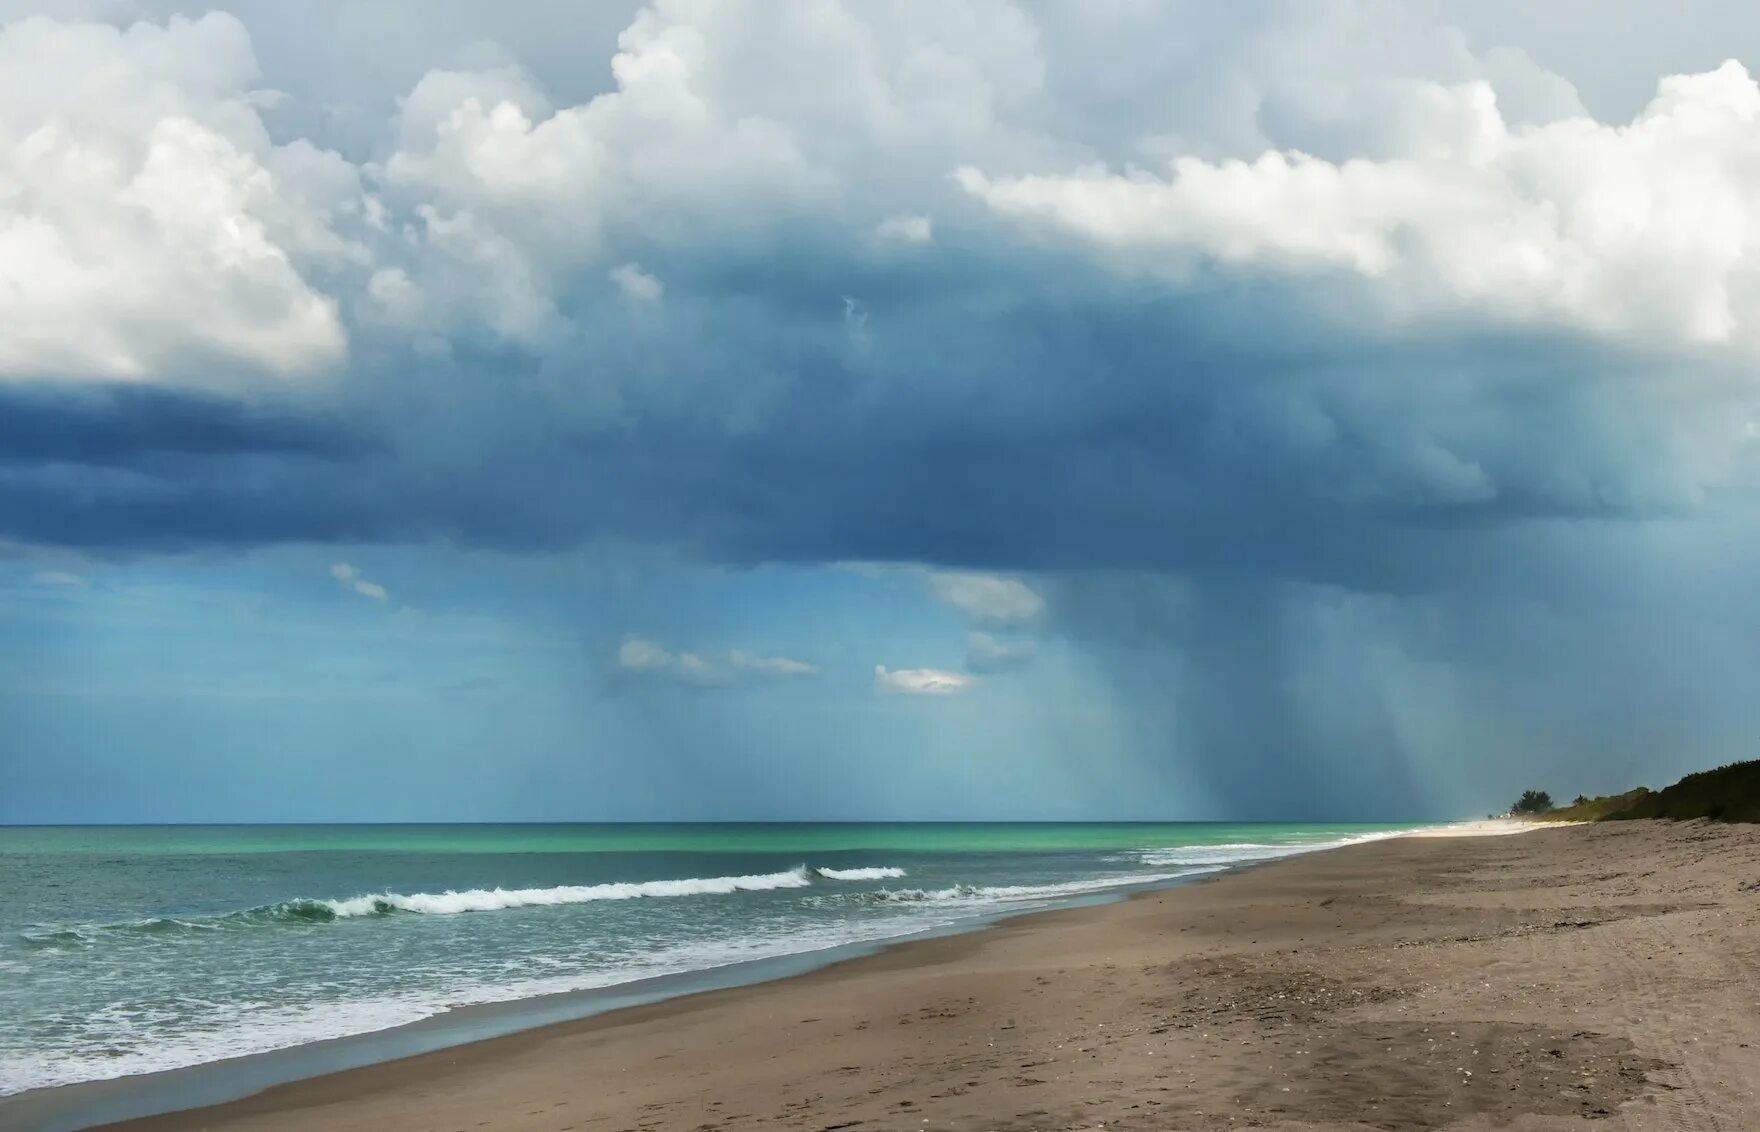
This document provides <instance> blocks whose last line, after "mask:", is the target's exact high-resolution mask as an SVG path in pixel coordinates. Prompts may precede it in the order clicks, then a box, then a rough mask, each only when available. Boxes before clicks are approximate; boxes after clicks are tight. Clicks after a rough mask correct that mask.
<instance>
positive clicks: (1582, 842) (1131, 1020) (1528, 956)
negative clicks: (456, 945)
mask: <svg viewBox="0 0 1760 1132" xmlns="http://www.w3.org/2000/svg"><path fill="white" fill-rule="evenodd" d="M1485 832H1492V830H1491V829H1490V828H1487V829H1486V830H1485ZM1757 883H1760V829H1756V828H1755V827H1747V826H1722V825H1712V824H1707V823H1700V822H1692V823H1681V824H1676V823H1664V822H1634V823H1618V824H1614V825H1602V826H1585V827H1571V828H1558V829H1540V830H1537V831H1533V832H1529V833H1526V834H1524V835H1523V836H1519V837H1476V836H1475V837H1456V838H1432V837H1402V838H1396V839H1391V840H1386V841H1378V842H1372V843H1368V844H1362V845H1356V846H1350V847H1347V848H1344V849H1339V850H1335V851H1332V852H1326V853H1320V854H1315V855H1312V856H1307V857H1298V858H1293V859H1289V860H1283V861H1277V862H1273V863H1270V864H1266V865H1262V866H1257V867H1254V868H1251V869H1248V870H1244V871H1241V872H1238V873H1232V874H1229V875H1225V876H1222V877H1220V878H1217V879H1216V880H1214V881H1210V882H1205V883H1199V884H1196V885H1192V886H1188V887H1184V888H1179V889H1173V890H1168V891H1165V892H1155V893H1150V894H1147V895H1144V896H1142V897H1139V898H1137V899H1134V900H1130V901H1127V902H1125V903H1122V904H1113V905H1108V906H1102V907H1095V908H1081V909H1070V910H1064V911H1057V912H1049V913H1044V914H1041V915H1036V916H1030V917H1023V918H1021V919H1019V920H1014V921H1009V922H1007V923H1004V924H1002V925H1000V926H997V927H995V928H992V929H990V930H988V931H984V932H980V933H975V934H968V935H961V936H953V937H949V938H945V939H936V940H927V941H923V942H918V943H912V944H907V945H903V946H900V947H896V948H893V949H890V950H888V951H886V952H884V953H882V954H879V955H875V956H871V957H867V958H862V959H857V960H853V961H850V962H848V963H844V964H840V965H838V966H835V967H831V968H827V969H824V970H821V971H817V972H814V973H811V974H807V975H803V976H800V977H798V978H793V979H788V980H785V981H783V982H779V983H771V984H766V985H760V986H752V987H741V988H735V989H731V990H724V991H714V992H709V993H705V994H700V995H694V996H690V997H686V998H680V999H674V1000H671V1001H668V1002H663V1003H658V1004H654V1005H650V1006H643V1007H637V1008H633V1009H629V1010H624V1011H619V1012H616V1013H613V1014H608V1015H604V1016H601V1017H598V1018H592V1019H586V1020H583V1021H579V1022H571V1023H564V1024H561V1025H556V1026H551V1027H546V1028H543V1029H538V1030H532V1031H528V1032H525V1033H520V1034H514V1035H511V1036H507V1037H502V1038H496V1039H492V1040H489V1041H484V1042H479V1043H475V1044H472V1045H468V1046H460V1047H455V1048H452V1049H446V1050H441V1051H437V1052H435V1053H431V1054H425V1055H422V1056H419V1057H414V1058H408V1059H405V1060H402V1061H395V1062H389V1063H385V1064H382V1065H375V1066H370V1067H367V1068H363V1069H355V1070H350V1071H347V1072H343V1073H336V1074H331V1075H329V1076H324V1077H316V1078H312V1079H310V1080H305V1081H299V1082H294V1083H292V1084H288V1085H282V1086H277V1087H275V1088H273V1089H270V1090H268V1091H266V1092H264V1093H261V1094H259V1095H257V1096H254V1097H250V1098H247V1099H244V1100H240V1101H236V1102H231V1103H228V1104H225V1105H220V1106H217V1107H214V1108H209V1109H200V1110H194V1111H189V1112H182V1113H171V1114H167V1115H164V1116H159V1117H150V1118H146V1119H143V1120H136V1121H130V1122H126V1123H124V1124H122V1125H115V1126H113V1127H116V1128H122V1129H127V1130H129V1132H173V1130H179V1132H181V1130H186V1129H197V1128H201V1129H269V1130H277V1132H278V1130H288V1132H292V1130H295V1129H299V1130H305V1129H314V1128H324V1129H332V1128H334V1129H348V1128H360V1129H368V1128H372V1129H390V1130H394V1132H395V1130H400V1129H409V1130H414V1129H472V1128H489V1129H495V1130H507V1129H513V1130H527V1129H531V1130H536V1129H550V1130H556V1132H563V1130H568V1129H580V1130H587V1129H625V1128H667V1129H670V1128H678V1129H695V1130H701V1132H711V1130H714V1132H720V1130H724V1129H745V1128H754V1129H755V1128H814V1129H826V1128H863V1129H867V1128H905V1127H911V1128H921V1127H931V1128H956V1129H1015V1128H1020V1129H1027V1128H1041V1129H1057V1128H1092V1127H1097V1126H1099V1125H1100V1124H1102V1123H1103V1124H1104V1125H1105V1126H1106V1127H1107V1128H1109V1129H1119V1128H1126V1129H1129V1128H1141V1129H1166V1128H1170V1127H1177V1128H1182V1129H1184V1128H1203V1129H1207V1128H1217V1129H1221V1128H1238V1127H1242V1126H1247V1125H1250V1124H1253V1123H1255V1122H1256V1123H1258V1124H1260V1125H1267V1126H1273V1127H1286V1128H1292V1129H1293V1128H1362V1127H1381V1128H1402V1129H1403V1128H1441V1127H1444V1126H1448V1125H1452V1124H1454V1123H1455V1122H1462V1121H1465V1123H1461V1124H1460V1125H1459V1126H1460V1127H1462V1128H1477V1127H1491V1126H1494V1125H1497V1124H1500V1123H1503V1122H1508V1121H1510V1120H1514V1119H1517V1118H1520V1120H1521V1123H1519V1124H1517V1125H1516V1126H1517V1127H1519V1128H1547V1127H1560V1128H1567V1127H1577V1126H1578V1123H1577V1122H1578V1121H1579V1120H1580V1118H1582V1117H1585V1116H1594V1117H1602V1118H1605V1119H1606V1120H1607V1121H1608V1123H1606V1124H1604V1125H1601V1127H1607V1128H1610V1129H1612V1128H1631V1129H1638V1128H1654V1129H1670V1130H1674V1129H1694V1128H1749V1127H1760V1098H1757V1097H1756V1093H1755V1090H1756V1087H1757V1085H1760V1006H1757V1001H1760V981H1757V976H1760V933H1757V932H1755V931H1754V924H1755V922H1756V919H1755V917H1756V916H1757V915H1760V892H1756V891H1755V888H1754V886H1755V885H1756V884H1757Z"/></svg>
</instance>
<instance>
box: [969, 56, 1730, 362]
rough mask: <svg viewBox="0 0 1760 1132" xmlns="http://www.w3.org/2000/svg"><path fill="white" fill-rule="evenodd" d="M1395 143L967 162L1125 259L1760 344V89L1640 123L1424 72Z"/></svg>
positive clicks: (1717, 95) (981, 180)
mask: <svg viewBox="0 0 1760 1132" xmlns="http://www.w3.org/2000/svg"><path fill="white" fill-rule="evenodd" d="M1408 111H1409V114H1411V115H1414V116H1417V117H1418V118H1419V119H1420V120H1421V125H1422V127H1423V128H1422V129H1417V130H1413V131H1411V132H1410V134H1409V135H1408V136H1407V137H1406V138H1405V139H1404V141H1403V143H1402V147H1401V149H1400V150H1399V151H1398V152H1396V153H1394V154H1392V155H1390V156H1387V157H1385V158H1352V159H1341V160H1336V161H1335V160H1325V159H1322V158H1318V157H1313V156H1309V155H1306V154H1304V153H1301V152H1297V151H1275V150H1274V151H1268V152H1266V153H1264V154H1263V155H1261V156H1259V157H1257V158H1255V159H1253V160H1250V161H1241V160H1222V161H1213V160H1205V159H1203V158H1200V157H1194V156H1182V157H1178V158H1176V159H1174V160H1173V161H1172V162H1171V164H1170V165H1169V166H1168V167H1167V168H1165V169H1164V170H1161V171H1156V170H1154V169H1144V168H1126V169H1123V170H1108V169H1104V168H1085V169H1078V170H1075V171H1072V172H1056V173H1048V174H1038V175H1020V176H1010V175H1002V176H991V175H988V174H986V173H984V172H982V171H980V170H979V169H977V168H974V167H970V166H968V167H964V168H962V169H960V170H959V172H958V181H959V183H960V184H961V185H962V186H963V187H964V188H965V189H966V191H967V192H969V193H971V194H972V195H973V196H975V197H976V198H978V199H979V200H981V201H983V202H984V203H985V204H987V205H988V206H989V207H991V208H992V209H994V210H995V211H997V212H998V213H1001V214H1004V215H1007V216H1010V217H1013V218H1015V219H1016V220H1018V221H1021V222H1023V223H1026V224H1030V225H1035V226H1038V227H1041V228H1045V229H1048V230H1058V231H1062V232H1065V233H1068V234H1070V235H1072V236H1074V237H1077V238H1080V239H1082V240H1085V241H1089V242H1091V243H1092V244H1094V245H1096V246H1098V247H1100V248H1103V249H1105V250H1106V252H1107V253H1108V254H1110V255H1112V256H1114V257H1116V258H1117V259H1118V260H1119V261H1121V262H1123V263H1126V264H1129V265H1130V266H1132V267H1134V268H1137V269H1142V270H1148V271H1165V272H1172V273H1174V274H1176V275H1179V274H1183V273H1184V272H1185V271H1187V270H1189V268H1190V267H1191V266H1192V265H1194V264H1198V263H1209V264H1213V265H1218V266H1221V267H1223V268H1225V269H1233V270H1238V271H1251V272H1256V273H1263V274H1270V275H1281V276H1289V277H1294V278H1301V279H1310V280H1320V279H1327V278H1336V277H1345V278H1354V279H1357V280H1359V281H1361V282H1363V283H1364V284H1366V285H1367V286H1368V289H1369V293H1370V294H1371V295H1372V296H1373V298H1374V300H1375V303H1374V306H1375V308H1376V309H1377V310H1378V311H1379V312H1380V313H1382V314H1383V315H1385V316H1390V317H1392V318H1393V319H1395V320H1398V321H1408V320H1411V319H1415V318H1423V317H1426V316H1435V317H1437V318H1442V319H1450V318H1458V317H1459V316H1461V315H1477V316H1481V317H1487V318H1491V319H1493V320H1496V321H1500V322H1506V323H1515V324H1545V325H1562V326H1566V327H1570V328H1573V329H1576V330H1580V331H1585V332H1589V333H1594V334H1601V335H1607V336H1612V337H1622V338H1628V339H1634V340H1640V341H1643V342H1645V343H1647V344H1655V343H1658V342H1666V343H1669V344H1672V345H1676V346H1685V347H1698V346H1707V345H1710V346H1716V345H1732V344H1733V345H1738V346H1740V347H1742V348H1745V349H1747V350H1757V349H1760V86H1757V85H1756V83H1755V81H1754V79H1753V78H1752V77H1751V76H1750V75H1749V74H1748V72H1747V70H1746V69H1745V68H1744V67H1742V65H1741V64H1739V63H1736V62H1733V61H1732V62H1728V63H1725V64H1724V65H1723V66H1722V67H1720V68H1718V69H1717V70H1715V71H1711V72H1708V73H1705V74H1697V75H1677V76H1674V77H1671V78H1666V79H1663V80H1662V82H1661V84H1660V86H1659V89H1658V92H1657V95H1656V97H1655V99H1654V100H1653V101H1652V102H1651V103H1650V105H1649V106H1648V107H1646V108H1645V109H1644V111H1643V112H1642V113H1640V114H1639V115H1638V116H1637V117H1636V118H1635V119H1634V120H1633V121H1631V122H1630V123H1627V124H1623V125H1609V124H1604V123H1601V122H1598V121H1595V120H1593V119H1591V118H1588V117H1583V116H1577V117H1569V118H1562V119H1557V120H1552V121H1547V122H1544V123H1541V124H1535V125H1522V126H1512V124H1511V123H1510V122H1508V121H1507V120H1506V119H1505V117H1504V114H1503V113H1502V108H1501V107H1500V105H1499V103H1498V100H1497V98H1496V95H1495V94H1494V91H1493V88H1492V86H1491V85H1490V83H1488V82H1486V81H1483V80H1479V81H1473V82H1467V83H1463V84H1460V85H1455V86H1444V85H1441V84H1438V83H1427V84H1418V85H1416V86H1415V87H1414V88H1413V89H1412V91H1411V104H1410V106H1409V107H1408Z"/></svg>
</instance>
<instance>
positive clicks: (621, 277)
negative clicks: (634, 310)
mask: <svg viewBox="0 0 1760 1132" xmlns="http://www.w3.org/2000/svg"><path fill="white" fill-rule="evenodd" d="M609 278H610V280H611V281H612V282H613V283H615V284H617V286H618V288H619V289H621V290H622V291H623V293H624V294H625V295H627V296H628V297H629V298H631V299H634V300H635V301H636V302H638V303H657V302H659V301H660V300H661V298H663V297H664V296H665V294H666V284H664V283H662V282H661V281H660V280H659V279H658V278H657V277H656V276H653V275H650V274H648V273H647V272H646V271H643V270H642V265H641V264H639V263H624V264H619V265H618V266H616V267H614V268H612V269H611V271H610V272H609Z"/></svg>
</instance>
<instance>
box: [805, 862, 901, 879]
mask: <svg viewBox="0 0 1760 1132" xmlns="http://www.w3.org/2000/svg"><path fill="white" fill-rule="evenodd" d="M814 872H817V873H818V874H819V875H820V876H822V877H824V878H825V879H826V880H897V879H898V878H899V877H901V876H903V875H904V870H903V869H895V868H893V867H891V866H890V865H881V866H878V867H875V868H870V869H815V870H814Z"/></svg>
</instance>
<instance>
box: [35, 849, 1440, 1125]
mask: <svg viewBox="0 0 1760 1132" xmlns="http://www.w3.org/2000/svg"><path fill="white" fill-rule="evenodd" d="M1422 835H1426V834H1420V836H1422ZM1392 836H1411V835H1408V834H1397V835H1392ZM1347 847H1348V846H1335V847H1328V848H1325V849H1318V850H1311V851H1306V852H1304V853H1301V854H1292V855H1300V856H1307V855H1312V854H1313V853H1329V852H1334V851H1336V849H1338V848H1347ZM1279 859H1282V858H1272V859H1271V860H1279ZM1271 860H1264V861H1241V862H1238V863H1236V864H1232V865H1224V866H1216V867H1212V868H1199V869H1195V870H1194V871H1193V872H1191V873H1190V874H1188V875H1184V876H1180V877H1175V878H1171V879H1161V880H1154V881H1144V882H1141V883H1138V884H1121V885H1118V886H1116V887H1113V888H1106V889H1099V890H1095V891H1091V892H1081V893H1074V894H1071V895H1069V896H1065V897H1062V898H1059V899H1057V900H1056V901H1055V902H1054V903H1052V904H1051V905H1050V906H1049V907H1039V908H1028V909H1023V910H1017V911H1008V910H998V911H994V912H988V913H980V914H975V915H973V916H970V917H968V918H966V919H964V920H961V921H958V922H957V923H953V924H945V925H941V926H938V927H933V928H926V929H924V930H921V931H917V932H912V933H909V934H906V935H899V936H885V937H881V938H878V939H871V940H860V941H854V942H850V943H842V944H835V945H832V946H830V947H824V948H818V949H813V950H807V951H795V952H789V953H786V954H782V955H774V956H767V957H764V958H761V959H745V960H738V961H735V962H732V963H725V964H722V965H720V966H717V967H705V968H700V969H697V970H690V971H678V972H672V973H668V974H664V975H652V976H648V977H645V978H639V979H632V980H630V981H628V982H623V983H612V984H609V985H607V986H602V987H585V988H581V989H577V990H566V991H555V992H552V993H549V994H542V995H534V996H531V997H528V998H517V999H509V1000H506V1001H501V1002H487V1003H474V1004H470V1005H465V1006H456V1007H452V1008H449V1009H447V1010H444V1011H441V1012H440V1013H438V1014H431V1015H429V1016H427V1017H425V1018H418V1019H416V1020H415V1021H412V1022H401V1023H398V1024H396V1025H393V1026H388V1027H386V1028H384V1029H381V1030H368V1031H365V1032H362V1033H356V1034H345V1035H341V1036H339V1037H334V1038H321V1039H318V1040H317V1041H312V1042H305V1043H302V1044H299V1045H293V1046H286V1047H283V1048H280V1049H272V1050H265V1051H262V1052H258V1053H248V1054H241V1055H239V1056H237V1057H229V1058H220V1059H218V1060H215V1061H206V1062H200V1063H197V1064H195V1065H186V1066H179V1067H177V1068H173V1069H162V1070H157V1071H154V1072H151V1073H139V1074H130V1075H127V1076H122V1077H109V1078H103V1079H100V1080H95V1081H78V1082H72V1083H69V1084H66V1085H57V1086H51V1087H49V1088H45V1089H32V1090H28V1091H26V1092H23V1093H17V1094H14V1095H12V1096H5V1097H0V1125H3V1126H4V1127H6V1128H7V1129H9V1130H10V1129H11V1128H13V1126H14V1122H16V1123H17V1124H18V1125H19V1127H20V1128H21V1130H22V1132H84V1130H86V1129H104V1128H124V1127H129V1126H132V1125H133V1124H134V1123H136V1122H138V1121H142V1120H151V1119H154V1118H160V1117H173V1116H178V1115H181V1114H185V1113H193V1112H201V1111H205V1110H207V1109H211V1108H218V1107H221V1106H224V1105H227V1104H231V1103H236V1102H241V1101H248V1100H250V1099H251V1098H253V1097H256V1096H259V1095H261V1094H262V1093H264V1092H266V1091H268V1090H271V1089H276V1088H281V1087H284V1086H297V1085H299V1084H302V1083H304V1082H308V1081H314V1080H321V1079H324V1078H327V1077H331V1076H334V1075H337V1074H341V1073H348V1072H353V1071H356V1070H370V1069H373V1068H376V1067H380V1066H384V1065H390V1064H395V1063H398V1062H401V1061H406V1060H409V1059H411V1058H416V1057H422V1056H427V1055H432V1054H442V1053H445V1052H447V1051H449V1050H456V1049H461V1048H469V1047H472V1046H476V1045H480V1044H483V1043H487V1042H497V1041H505V1040H507V1039H510V1038H516V1037H520V1036H522V1035H525V1034H535V1033H542V1032H544V1031H546V1030H550V1029H553V1028H557V1027H563V1026H569V1025H573V1024H578V1023H587V1022H595V1021H599V1020H603V1019H609V1018H613V1017H616V1016H619V1015H621V1014H623V1013H624V1012H626V1011H631V1010H638V1009H641V1008H644V1007H653V1006H663V1005H666V1004H668V1003H673V1002H679V1001H685V1000H690V999H695V998H697V997H700V996H704V995H712V994H718V993H722V992H728V991H744V990H756V989H759V988H762V987H765V986H769V985H773V984H776V983H781V982H789V981H793V980H797V979H804V978H808V977H810V976H812V975H815V974H819V973H821V972H826V971H831V970H835V969H837V968H840V967H842V966H844V965H846V964H850V963H857V962H860V961H862V960H864V959H874V958H879V957H882V956H884V955H886V954H887V953H889V952H891V951H893V950H895V949H899V948H909V947H914V946H918V945H921V944H927V943H933V942H937V941H941V940H951V939H955V938H960V937H965V936H973V935H979V934H981V933H983V932H987V931H991V930H993V929H995V928H998V927H1000V926H1002V925H1005V924H1009V923H1012V922H1014V921H1017V920H1030V919H1033V918H1036V917H1039V916H1046V915H1053V914H1056V913H1060V912H1070V911H1079V910H1081V909H1085V908H1097V907H1103V906H1105V905H1108V904H1116V903H1121V902H1124V901H1128V900H1134V899H1136V898H1138V897H1141V896H1146V895H1149V894H1152V893H1155V892H1162V891H1171V890H1173V889H1177V888H1181V887H1184V886H1186V885H1191V884H1196V883H1199V882H1201V881H1207V880H1212V879H1215V878H1217V877H1218V876H1221V875H1225V874H1227V873H1229V872H1234V871H1237V870H1245V869H1252V868H1257V867H1259V866H1261V865H1265V864H1269V863H1271ZM171 1098H176V1099H171Z"/></svg>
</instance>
